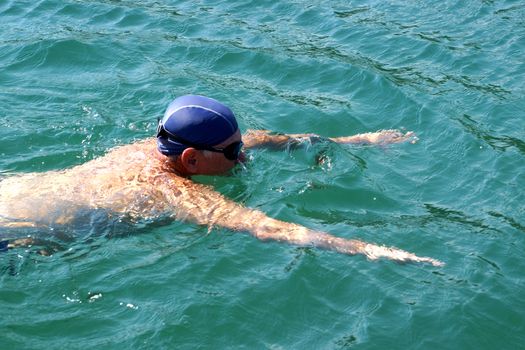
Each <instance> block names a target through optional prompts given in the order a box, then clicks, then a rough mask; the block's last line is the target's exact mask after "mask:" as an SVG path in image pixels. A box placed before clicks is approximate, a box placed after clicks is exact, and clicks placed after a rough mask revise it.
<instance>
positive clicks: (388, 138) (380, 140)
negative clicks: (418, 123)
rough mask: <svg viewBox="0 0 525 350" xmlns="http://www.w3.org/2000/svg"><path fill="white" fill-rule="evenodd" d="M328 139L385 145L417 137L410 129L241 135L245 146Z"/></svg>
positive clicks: (261, 132)
mask: <svg viewBox="0 0 525 350" xmlns="http://www.w3.org/2000/svg"><path fill="white" fill-rule="evenodd" d="M323 139H325V140H330V141H333V142H337V143H341V144H358V145H359V144H361V145H387V144H391V143H401V142H410V143H416V142H417V141H418V140H419V139H418V138H417V136H416V134H415V133H414V132H412V131H408V132H405V133H403V132H401V131H399V130H380V131H376V132H368V133H364V134H357V135H352V136H341V137H327V138H323V137H320V136H318V135H315V134H274V133H271V132H269V131H267V130H248V131H247V132H246V134H245V135H244V136H243V141H244V146H245V147H246V148H258V147H267V148H277V149H280V148H282V149H284V148H286V147H289V146H298V145H300V144H301V143H303V142H317V141H320V140H323Z"/></svg>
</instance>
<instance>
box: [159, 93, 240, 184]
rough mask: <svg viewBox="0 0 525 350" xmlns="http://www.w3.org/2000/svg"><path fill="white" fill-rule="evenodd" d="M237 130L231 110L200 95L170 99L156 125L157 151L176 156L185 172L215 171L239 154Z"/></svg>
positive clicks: (230, 165) (224, 168)
mask: <svg viewBox="0 0 525 350" xmlns="http://www.w3.org/2000/svg"><path fill="white" fill-rule="evenodd" d="M241 147H242V142H241V134H240V131H239V127H238V125H237V120H236V119H235V116H234V114H233V112H232V111H231V110H230V109H229V108H228V107H226V106H225V105H223V104H222V103H220V102H218V101H216V100H214V99H211V98H208V97H204V96H197V95H186V96H181V97H179V98H176V99H175V100H173V101H172V102H171V103H170V104H169V106H168V108H167V109H166V112H165V113H164V117H163V118H162V119H161V120H160V121H159V126H158V129H157V148H158V150H159V152H160V153H162V154H164V155H166V156H168V157H173V156H178V162H179V163H180V165H181V166H182V167H183V168H184V169H182V170H184V171H185V172H186V173H188V174H190V175H191V174H219V173H224V172H226V171H228V170H230V169H231V168H233V167H234V166H235V164H236V163H237V161H238V158H239V156H240V155H241V152H240V149H241Z"/></svg>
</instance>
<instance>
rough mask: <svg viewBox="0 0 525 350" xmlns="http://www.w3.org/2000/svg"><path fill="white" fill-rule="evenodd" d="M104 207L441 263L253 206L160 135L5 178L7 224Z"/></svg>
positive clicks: (0, 185)
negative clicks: (181, 165) (194, 175)
mask: <svg viewBox="0 0 525 350" xmlns="http://www.w3.org/2000/svg"><path fill="white" fill-rule="evenodd" d="M311 136H312V135H306V134H303V135H271V134H270V133H267V132H265V131H252V132H249V133H248V134H247V135H245V136H244V137H243V140H244V143H245V146H246V147H247V148H253V147H282V146H284V145H290V143H294V142H295V143H297V142H301V140H302V139H304V138H309V137H311ZM411 137H413V135H412V134H411V133H408V134H401V133H399V132H397V131H383V132H378V133H369V134H362V135H356V136H352V137H342V138H332V139H330V140H331V141H334V142H339V143H384V142H386V143H391V142H401V141H406V140H408V139H409V138H411ZM236 138H239V139H240V134H238V133H237V134H235V135H233V136H232V139H236ZM228 142H231V140H227V142H226V144H227V143H228ZM219 156H220V157H222V155H217V157H219ZM206 157H209V156H206ZM206 157H205V158H206ZM213 157H215V156H213ZM213 157H210V159H208V161H207V165H206V167H205V168H202V169H203V170H202V171H200V173H206V172H208V171H209V172H210V173H217V172H219V170H220V169H219V168H220V167H221V164H222V166H223V167H225V169H226V168H231V167H233V166H234V163H233V162H231V164H230V163H225V161H224V160H222V161H221V162H214V160H213V159H212V158H213ZM203 159H204V158H203ZM217 164H218V165H217ZM224 164H225V165H224ZM97 210H103V211H104V212H105V213H107V215H110V216H115V217H118V218H120V219H126V220H129V221H131V222H133V221H135V220H140V219H155V218H157V217H170V218H172V219H173V220H185V221H190V222H194V223H197V224H202V225H207V226H208V227H213V226H220V227H224V228H227V229H231V230H234V231H243V232H248V233H250V234H252V235H253V236H255V237H256V238H258V239H262V240H267V239H271V240H276V241H283V242H288V243H291V244H298V245H312V246H316V247H320V248H325V249H330V250H334V251H337V252H340V253H344V254H363V255H365V256H366V257H368V258H369V259H377V258H380V257H385V258H388V259H391V260H395V261H400V262H410V261H411V262H428V263H431V264H433V265H436V266H439V265H442V263H441V262H440V261H438V260H435V259H432V258H427V257H419V256H416V255H414V254H412V253H409V252H406V251H403V250H400V249H397V248H388V247H383V246H377V245H374V244H371V243H366V242H362V241H359V240H355V239H344V238H340V237H335V236H332V235H330V234H328V233H324V232H319V231H313V230H310V229H308V228H306V227H303V226H300V225H297V224H294V223H288V222H283V221H280V220H276V219H273V218H270V217H268V216H267V215H266V214H264V213H263V212H261V211H258V210H254V209H250V208H246V207H244V206H242V205H240V204H238V203H236V202H233V201H232V200H229V199H228V198H226V197H224V196H223V195H221V194H220V193H218V192H217V191H215V190H214V189H213V188H211V187H209V186H206V185H202V184H198V183H196V182H194V181H192V180H191V179H190V178H189V177H188V176H184V175H182V174H181V172H180V171H178V170H177V166H175V165H174V163H173V160H172V159H171V158H169V157H165V156H163V155H162V154H160V153H159V152H158V151H157V149H156V147H155V140H154V139H147V140H143V141H139V142H136V143H134V144H131V145H125V146H121V147H117V148H115V149H113V150H111V151H109V152H108V153H107V154H106V155H104V156H102V157H99V158H97V159H94V160H92V161H89V162H87V163H85V164H82V165H78V166H75V167H73V168H70V169H66V170H62V171H51V172H46V173H29V174H22V175H14V176H11V177H7V178H5V179H4V180H2V181H1V182H0V229H1V228H2V227H3V228H13V229H16V228H24V227H34V228H51V229H52V228H53V227H57V226H67V225H69V224H72V223H74V222H75V221H76V220H77V219H78V216H79V215H83V214H86V213H90V212H95V211H97ZM4 238H9V237H4ZM28 244H32V242H31V240H30V239H29V240H28V239H18V240H13V241H12V242H10V244H9V246H10V247H15V246H18V245H28Z"/></svg>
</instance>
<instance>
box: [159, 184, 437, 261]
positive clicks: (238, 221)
mask: <svg viewBox="0 0 525 350" xmlns="http://www.w3.org/2000/svg"><path fill="white" fill-rule="evenodd" d="M165 184H166V186H164V188H163V189H162V191H163V192H164V193H165V194H166V196H167V198H168V201H169V202H170V203H171V204H172V205H173V209H174V211H175V213H176V215H175V216H176V218H178V219H182V220H188V221H191V222H196V223H198V224H202V225H207V226H208V227H210V228H212V227H213V226H220V227H225V228H227V229H231V230H234V231H244V232H248V233H250V234H251V235H252V236H254V237H256V238H258V239H261V240H275V241H279V242H286V243H290V244H296V245H300V246H313V247H318V248H323V249H328V250H332V251H336V252H338V253H342V254H349V255H354V254H363V255H365V256H366V257H367V258H368V259H371V260H375V259H378V258H387V259H390V260H394V261H397V262H424V263H430V264H432V265H434V266H442V265H443V263H442V262H441V261H439V260H436V259H432V258H428V257H419V256H416V255H415V254H412V253H409V252H406V251H404V250H401V249H397V248H393V247H392V248H389V247H384V246H378V245H375V244H372V243H366V242H363V241H360V240H356V239H345V238H341V237H336V236H333V235H331V234H328V233H325V232H320V231H315V230H311V229H308V228H306V227H304V226H301V225H297V224H294V223H289V222H284V221H280V220H276V219H273V218H270V217H268V216H267V215H266V214H264V213H263V212H261V211H259V210H254V209H250V208H246V207H244V206H242V205H240V204H238V203H235V202H233V201H231V200H229V199H227V198H225V197H224V196H222V195H221V194H220V193H218V192H216V191H214V190H213V189H211V188H210V187H208V186H204V185H201V184H197V183H194V182H193V181H191V180H188V179H181V178H179V177H177V176H175V175H173V179H172V181H169V182H165Z"/></svg>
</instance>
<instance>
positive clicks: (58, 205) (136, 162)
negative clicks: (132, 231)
mask: <svg viewBox="0 0 525 350" xmlns="http://www.w3.org/2000/svg"><path fill="white" fill-rule="evenodd" d="M152 152H155V145H154V140H152V139H149V140H145V141H141V142H137V143H134V144H131V145H126V146H122V147H118V148H115V149H114V150H112V151H110V152H109V153H108V154H106V155H105V156H103V157H100V158H97V159H94V160H92V161H90V162H87V163H85V164H82V165H79V166H76V167H73V168H70V169H67V170H63V171H53V172H46V173H28V174H22V175H16V176H10V177H7V178H5V179H4V180H3V181H1V182H0V225H2V226H34V225H37V226H38V225H53V224H66V223H68V222H70V221H72V220H73V219H74V218H75V216H76V215H77V214H78V213H79V212H84V211H86V210H88V211H89V210H96V209H104V210H107V211H109V212H112V213H115V214H117V215H126V216H127V217H131V218H136V217H141V218H147V217H151V216H156V215H160V214H162V213H165V212H170V210H169V208H168V207H167V203H166V200H165V199H164V195H163V193H162V192H160V191H159V190H157V187H156V183H157V182H159V181H162V178H163V177H166V176H168V174H167V173H166V171H165V170H164V169H162V162H161V161H160V160H159V159H158V158H156V157H154V156H152ZM170 178H171V180H172V181H173V176H172V177H170ZM175 178H176V177H175ZM164 181H166V180H165V179H164Z"/></svg>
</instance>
